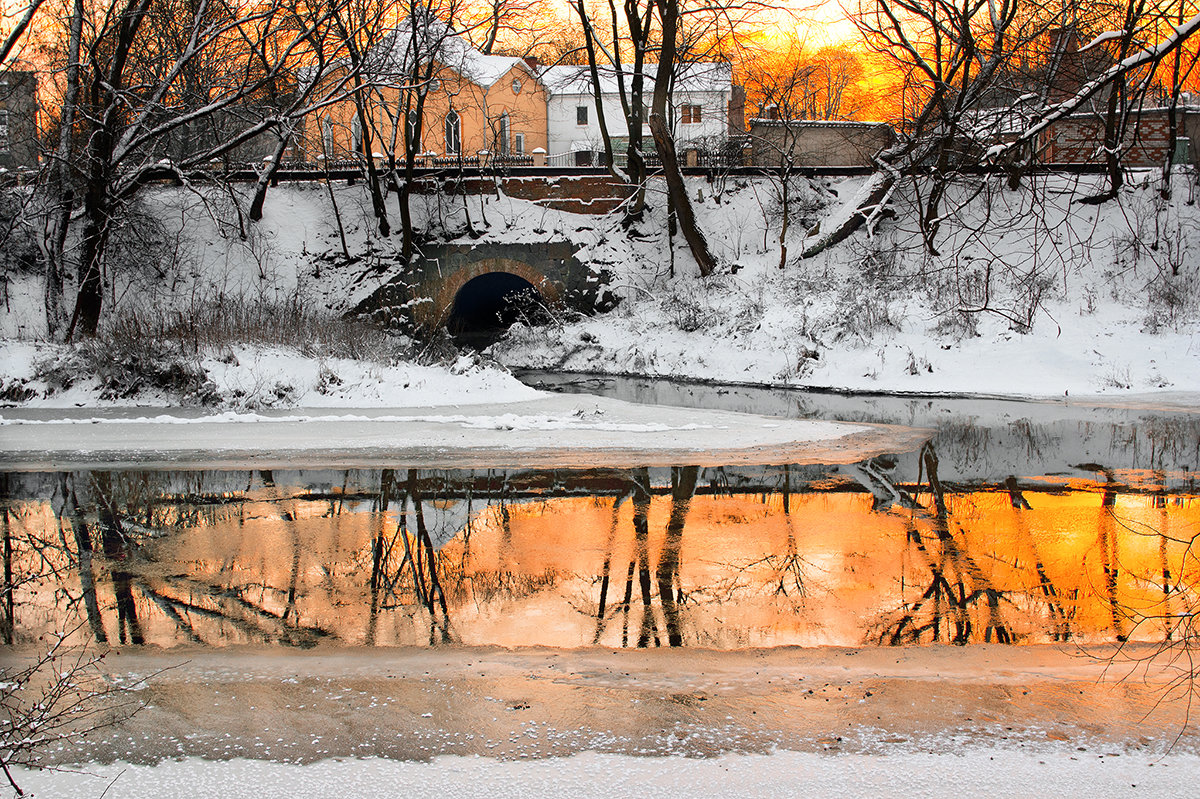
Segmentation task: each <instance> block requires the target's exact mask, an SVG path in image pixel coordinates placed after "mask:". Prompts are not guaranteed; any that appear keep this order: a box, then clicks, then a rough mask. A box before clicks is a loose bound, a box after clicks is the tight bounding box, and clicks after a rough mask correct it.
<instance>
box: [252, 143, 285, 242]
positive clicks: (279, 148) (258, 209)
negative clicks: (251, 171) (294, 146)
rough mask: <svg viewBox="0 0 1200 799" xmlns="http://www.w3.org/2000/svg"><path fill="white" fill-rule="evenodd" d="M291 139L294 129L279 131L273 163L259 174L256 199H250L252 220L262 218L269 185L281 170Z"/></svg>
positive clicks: (255, 192) (255, 189)
mask: <svg viewBox="0 0 1200 799" xmlns="http://www.w3.org/2000/svg"><path fill="white" fill-rule="evenodd" d="M291 140H292V131H291V129H290V128H288V129H281V130H280V131H279V143H278V144H276V145H275V153H274V155H272V156H271V163H270V164H268V165H267V168H266V169H264V170H263V172H262V174H261V175H259V176H258V183H256V184H255V185H254V199H253V200H251V201H250V221H251V222H257V221H259V220H260V219H262V215H263V205H264V204H265V203H266V201H267V187H268V186H270V185H271V183H272V182H273V181H274V180H275V173H276V172H278V171H279V162H280V161H281V160H282V159H283V154H284V152H286V151H287V148H288V144H289V143H291Z"/></svg>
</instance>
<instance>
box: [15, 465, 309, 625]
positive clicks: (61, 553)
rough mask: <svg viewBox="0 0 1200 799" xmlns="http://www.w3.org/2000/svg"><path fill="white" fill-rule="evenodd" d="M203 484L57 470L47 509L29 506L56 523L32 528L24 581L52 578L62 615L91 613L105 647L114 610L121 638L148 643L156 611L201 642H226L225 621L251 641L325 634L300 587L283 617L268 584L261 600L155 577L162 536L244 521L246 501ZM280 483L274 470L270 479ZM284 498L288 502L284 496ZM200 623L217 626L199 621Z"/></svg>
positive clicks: (168, 476)
mask: <svg viewBox="0 0 1200 799" xmlns="http://www.w3.org/2000/svg"><path fill="white" fill-rule="evenodd" d="M204 482H205V476H204V473H186V474H179V473H170V472H162V473H150V472H104V471H97V472H91V473H87V472H82V473H61V474H57V475H54V476H53V478H52V484H51V487H50V490H49V497H48V500H47V501H46V503H45V505H44V506H39V505H29V504H26V505H25V507H26V509H27V512H30V513H33V512H35V511H36V509H37V508H38V507H48V509H49V511H50V512H51V513H52V519H53V526H52V527H47V526H45V525H42V524H39V523H38V522H37V520H33V519H31V520H30V522H29V523H28V524H26V525H25V526H24V531H23V539H22V541H21V542H20V543H21V550H22V552H21V556H22V560H23V577H22V579H23V580H25V581H26V582H29V583H39V584H40V583H45V582H50V583H52V584H53V588H54V591H53V596H54V602H55V605H56V607H57V608H58V611H59V612H60V613H61V614H63V617H64V618H66V619H70V618H71V617H72V616H76V617H77V616H78V615H79V614H80V613H81V614H82V615H84V616H85V617H86V620H87V627H88V630H89V631H90V634H91V637H92V638H93V639H94V640H95V641H96V642H98V643H107V642H108V641H109V634H108V629H109V627H108V626H107V625H106V623H105V618H104V617H105V615H106V614H112V616H111V617H110V619H111V621H110V624H112V628H111V629H115V630H116V636H117V640H119V641H120V642H121V643H131V644H141V643H143V642H144V641H145V640H146V638H147V633H146V629H147V628H146V618H145V616H146V613H147V611H148V610H149V609H150V608H156V609H157V610H158V611H160V612H161V613H162V614H163V616H164V617H166V618H167V619H168V620H169V621H170V622H171V623H172V624H173V625H174V627H175V629H176V630H178V631H179V633H180V634H181V635H183V636H184V637H186V638H187V639H188V640H190V641H193V642H196V643H200V642H205V641H214V640H220V639H223V638H224V637H225V635H224V633H223V632H222V630H223V629H224V628H225V627H230V628H233V629H235V630H237V631H239V632H240V633H242V634H244V635H245V636H247V637H249V638H251V639H252V640H263V641H275V642H280V643H284V644H289V645H299V646H305V645H311V644H312V643H313V642H315V640H316V639H317V638H319V637H321V636H322V635H325V634H326V633H325V632H324V631H323V630H320V629H319V628H316V627H314V626H312V625H306V624H302V623H301V622H300V621H299V620H298V619H297V618H296V610H295V602H294V597H295V594H294V590H295V589H294V587H293V591H292V597H293V601H292V602H291V603H287V602H286V600H285V605H286V608H285V610H284V611H283V612H282V613H277V612H275V611H272V610H270V609H269V608H268V607H267V606H266V605H265V604H263V602H264V601H265V600H266V598H267V597H268V596H269V595H270V594H269V592H266V591H262V590H260V591H259V592H258V593H259V596H258V597H257V598H254V597H252V596H251V591H250V590H249V588H248V587H242V586H236V585H231V584H223V583H222V582H218V581H205V580H200V579H195V578H192V577H189V576H186V575H166V576H154V575H153V569H150V570H149V571H147V568H148V567H152V566H153V560H154V555H153V549H154V546H153V545H154V544H155V543H156V542H157V541H158V540H160V539H163V538H166V537H169V536H170V535H171V534H172V533H173V532H177V531H181V530H184V529H191V528H193V527H210V528H211V526H212V525H214V524H217V523H218V522H222V521H230V520H233V519H236V518H238V516H237V514H238V513H239V511H240V503H241V499H240V498H233V497H230V495H229V494H228V493H227V492H225V491H223V490H221V491H218V492H216V493H215V494H212V495H207V496H206V495H204V493H203V489H204ZM272 483H273V479H272V478H271V476H270V473H266V474H265V477H264V484H265V485H271V484H272ZM193 492H194V493H193ZM275 500H276V502H277V504H279V505H282V501H281V500H280V499H279V497H275ZM281 516H282V517H285V518H286V517H288V516H289V512H288V511H287V510H286V509H284V510H282V511H281ZM243 518H244V515H243ZM236 565H237V564H236V561H233V560H230V561H227V562H226V563H224V564H223V568H222V570H221V573H222V574H230V573H231V572H232V571H233V570H234V567H235V566H236ZM68 572H71V573H74V574H75V576H76V577H77V580H78V592H77V593H76V590H75V589H74V588H73V587H72V585H71V583H70V581H68V580H66V575H67V573H68ZM105 578H107V579H105ZM106 584H107V587H108V589H109V590H111V592H112V593H111V597H112V601H111V602H112V603H111V605H108V604H107V603H106V602H105V601H104V600H103V599H102V598H101V596H100V593H101V592H100V589H101V588H103V587H104V586H105V585H106ZM282 593H284V594H285V595H286V593H287V591H284V592H282ZM114 617H115V618H114ZM200 620H204V621H206V622H210V624H208V625H207V626H203V625H199V624H198V622H199V621H200ZM114 622H115V623H114ZM212 623H216V631H215V632H206V630H208V631H211V630H212V628H213V624H212Z"/></svg>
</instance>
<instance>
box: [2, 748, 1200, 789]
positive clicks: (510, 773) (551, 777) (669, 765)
mask: <svg viewBox="0 0 1200 799" xmlns="http://www.w3.org/2000/svg"><path fill="white" fill-rule="evenodd" d="M86 768H87V769H88V771H89V773H86V774H84V773H71V772H60V773H54V772H29V771H27V770H23V769H16V770H15V772H16V773H15V775H14V776H15V777H16V778H17V782H18V783H19V784H20V785H21V787H22V788H23V789H24V790H25V791H26V792H32V793H33V794H34V795H37V796H55V797H60V799H76V798H78V799H85V797H86V799H94V797H97V796H100V795H101V793H102V792H103V791H104V790H105V788H106V786H109V787H108V793H109V795H113V796H122V797H125V798H126V799H150V798H151V797H154V798H155V799H157V798H158V797H175V796H190V797H192V798H193V799H207V798H208V797H211V798H212V799H237V797H253V798H254V799H259V797H263V796H288V797H291V799H306V798H307V797H312V799H327V797H330V796H355V797H396V796H411V795H425V794H426V793H428V792H429V791H430V790H433V791H434V792H435V793H436V795H437V796H439V797H487V799H503V798H504V797H514V798H516V797H520V798H521V799H525V798H526V797H532V796H546V797H556V799H558V798H559V797H572V798H573V799H586V798H587V797H597V799H600V798H601V797H602V798H603V799H611V797H613V796H621V795H623V794H626V793H627V792H630V791H633V792H636V793H633V794H629V795H645V796H654V797H680V799H696V798H697V797H731V796H736V797H744V798H745V799H757V798H758V797H795V796H819V797H842V796H845V797H862V796H872V797H904V799H911V797H918V796H919V797H934V798H935V797H948V798H952V799H961V798H962V797H964V796H1001V795H1002V796H1006V797H1050V796H1091V797H1097V798H1098V797H1108V796H1139V795H1145V796H1153V797H1155V799H1170V797H1193V796H1194V795H1195V785H1196V784H1197V780H1200V757H1198V756H1196V755H1192V754H1172V755H1167V756H1165V757H1164V756H1162V755H1156V754H1151V753H1146V752H1126V753H1122V754H1120V755H1119V756H1117V755H1114V754H1109V755H1097V754H1092V753H1081V752H1071V751H1061V750H1053V751H1043V752H1037V751H1013V750H1008V749H978V750H971V751H965V752H953V753H943V754H933V753H905V754H895V755H858V754H836V755H822V754H816V753H800V752H776V753H773V754H769V755H741V754H727V755H722V756H720V757H715V758H711V759H689V758H683V757H633V756H629V755H615V754H598V753H594V752H586V753H582V754H578V755H574V756H571V757H566V758H548V759H543V760H531V761H501V760H493V759H490V758H480V757H458V756H442V757H438V758H435V759H434V760H432V761H431V762H428V763H416V762H407V761H395V760H383V759H379V758H369V759H361V760H359V759H345V760H341V759H339V760H324V761H320V762H317V763H311V764H308V765H294V764H287V763H276V762H270V761H261V760H241V759H239V760H229V761H210V760H201V759H199V758H188V759H185V760H173V761H165V762H163V763H160V764H159V765H157V766H137V765H129V764H125V763H114V764H111V765H107V766H94V765H92V766H87V767H86ZM110 784H111V785H110Z"/></svg>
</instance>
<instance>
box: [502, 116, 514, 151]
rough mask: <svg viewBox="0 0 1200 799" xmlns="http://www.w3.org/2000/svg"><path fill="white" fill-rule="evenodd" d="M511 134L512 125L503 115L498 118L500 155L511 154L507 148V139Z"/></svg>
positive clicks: (510, 149)
mask: <svg viewBox="0 0 1200 799" xmlns="http://www.w3.org/2000/svg"><path fill="white" fill-rule="evenodd" d="M511 133H512V125H511V124H510V123H509V121H508V114H507V113H506V114H503V115H502V116H501V117H500V154H501V155H508V154H509V153H510V152H512V148H511V147H510V146H509V138H510V134H511Z"/></svg>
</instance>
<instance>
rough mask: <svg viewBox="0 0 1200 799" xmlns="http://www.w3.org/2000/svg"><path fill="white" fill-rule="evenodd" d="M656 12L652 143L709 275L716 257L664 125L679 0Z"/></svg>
mask: <svg viewBox="0 0 1200 799" xmlns="http://www.w3.org/2000/svg"><path fill="white" fill-rule="evenodd" d="M656 2H657V4H658V8H659V13H660V14H661V15H662V41H663V43H662V52H661V54H660V58H659V62H658V73H657V74H656V76H655V78H654V105H653V108H652V109H651V112H650V133H651V135H652V136H654V145H655V147H656V148H657V149H658V156H659V158H661V159H662V166H663V176H664V177H666V179H667V195H668V196H669V197H670V198H671V202H672V203H673V204H674V206H675V213H676V214H677V215H678V217H679V226H680V228H682V230H683V238H684V240H686V241H687V243H688V249H690V250H691V251H692V257H694V258H695V259H696V264H697V266H699V267H700V274H701V275H702V276H704V277H708V276H709V275H711V274H712V273H713V272H714V271H715V270H716V267H717V261H716V259H715V258H714V257H713V254H712V252H711V251H710V250H709V249H708V241H707V240H706V239H705V238H704V234H703V233H701V232H700V228H699V227H698V226H697V225H696V217H695V215H694V214H693V213H692V202H691V200H690V199H689V198H688V194H687V186H686V185H684V182H683V172H682V171H681V170H680V168H679V158H678V157H677V156H676V154H675V140H674V139H673V138H672V136H671V130H670V128H669V127H668V125H667V88H668V86H669V85H670V82H671V76H672V71H673V68H674V66H675V54H676V50H675V34H676V30H677V27H678V22H679V4H678V0H656Z"/></svg>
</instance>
